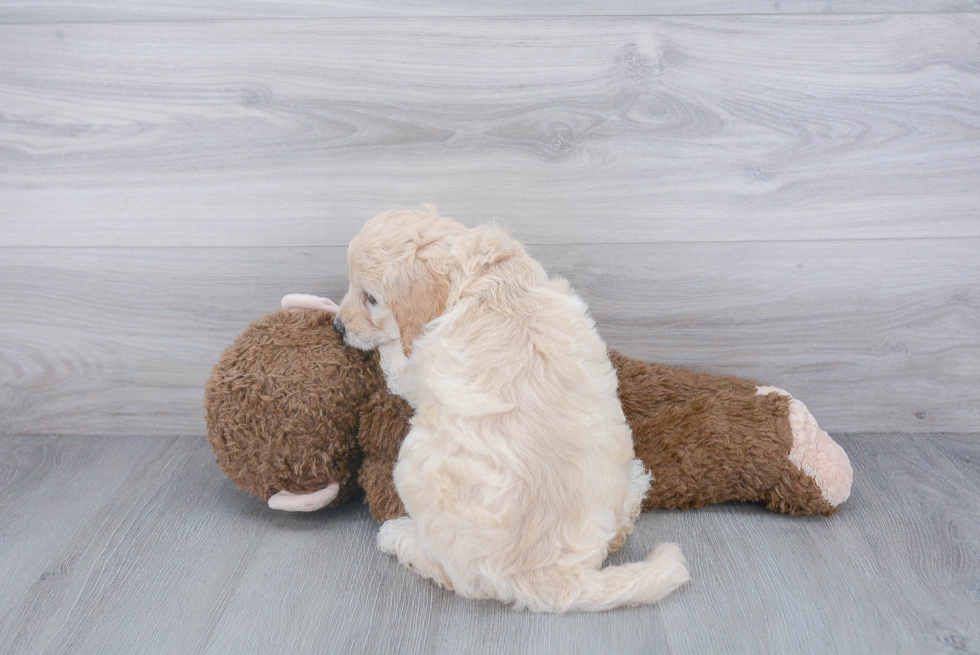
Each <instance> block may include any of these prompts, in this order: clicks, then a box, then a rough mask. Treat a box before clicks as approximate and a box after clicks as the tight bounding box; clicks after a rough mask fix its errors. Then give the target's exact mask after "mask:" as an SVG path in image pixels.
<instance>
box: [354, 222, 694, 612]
mask: <svg viewBox="0 0 980 655" xmlns="http://www.w3.org/2000/svg"><path fill="white" fill-rule="evenodd" d="M348 263H349V266H350V289H349V291H348V293H347V296H346V297H345V298H344V300H343V302H342V303H341V305H340V313H339V315H338V316H339V320H340V321H341V322H342V323H343V324H344V327H345V329H346V332H345V340H346V341H347V343H348V344H350V345H353V346H356V347H359V348H362V349H371V348H375V347H376V348H378V349H379V352H380V355H381V363H382V368H383V369H384V371H385V375H386V379H387V381H388V386H389V388H390V389H391V390H392V391H393V392H395V393H397V394H399V395H401V396H403V397H404V398H405V399H406V400H408V401H409V403H411V405H412V406H413V407H415V408H416V413H415V416H414V417H413V419H412V422H411V430H410V432H409V433H408V435H407V436H406V438H405V440H404V442H403V444H402V447H401V451H400V453H399V461H398V464H397V465H396V467H395V470H394V478H395V484H396V487H397V489H398V493H399V495H400V496H401V498H402V500H403V501H404V503H405V507H406V509H407V511H408V514H409V516H408V517H404V518H401V519H397V520H393V521H388V522H386V523H385V524H384V525H383V526H382V528H381V531H380V533H379V535H378V545H379V547H380V548H381V549H382V550H384V551H385V552H389V553H392V554H395V555H397V556H398V558H399V560H400V561H401V562H402V563H403V564H405V565H406V566H408V567H410V568H412V569H413V570H415V571H417V572H419V573H420V574H422V575H425V576H427V577H431V578H433V579H434V580H436V581H437V582H438V583H439V584H442V585H443V586H446V587H450V588H453V589H455V590H456V591H457V592H458V593H460V594H462V595H464V596H468V597H475V598H496V599H499V600H502V601H505V602H515V603H516V604H518V605H521V606H526V607H529V608H531V609H534V610H542V611H564V610H568V609H584V610H600V609H609V608H612V607H615V606H618V605H624V604H637V603H652V602H656V601H657V600H659V599H660V598H662V597H663V596H665V595H666V594H668V593H670V592H671V591H673V590H674V589H676V588H677V587H678V586H680V585H681V584H683V583H684V582H685V581H687V579H688V573H687V570H686V568H685V566H684V559H683V556H682V555H681V553H680V550H679V549H678V548H677V547H676V546H675V545H673V544H661V545H659V546H658V547H657V548H656V549H654V551H653V552H652V553H651V554H650V556H649V557H648V558H647V559H646V560H645V561H643V562H638V563H634V564H628V565H625V566H617V567H608V568H605V569H600V566H601V565H602V562H603V560H604V559H605V557H606V555H607V553H608V552H609V550H610V546H616V545H618V544H619V542H621V541H622V539H623V538H624V537H625V535H626V534H628V533H629V531H630V529H631V527H632V524H633V521H634V519H635V518H636V515H637V513H638V512H639V509H640V504H641V502H642V500H643V497H644V495H645V494H646V491H647V489H648V487H649V480H650V478H649V474H648V473H647V472H646V471H645V469H644V467H643V465H642V463H640V462H639V461H638V460H636V459H635V458H634V454H633V443H632V437H631V433H630V429H629V426H628V425H627V423H626V420H625V417H624V416H623V412H622V409H621V406H620V403H619V400H618V398H617V395H616V384H617V379H616V373H615V371H614V369H613V367H612V365H611V364H610V362H609V357H608V356H607V353H606V349H605V346H604V344H603V343H602V341H601V339H600V338H599V336H598V334H597V333H596V330H595V326H594V324H593V322H592V320H591V318H590V317H589V315H588V312H587V308H586V306H585V304H584V303H583V302H582V300H581V299H579V298H578V296H576V295H575V294H574V293H573V292H572V291H571V290H570V289H569V287H568V284H567V283H566V282H565V281H564V280H561V279H555V280H549V279H548V277H547V275H546V274H545V272H544V270H543V269H542V268H541V266H540V265H539V264H538V263H537V262H536V261H534V260H533V259H532V258H531V257H530V256H529V255H528V254H527V253H526V251H525V250H524V248H523V247H522V246H521V245H520V244H519V243H517V242H516V241H515V240H514V239H512V238H511V237H510V236H508V235H507V234H506V233H505V232H503V231H501V230H499V229H496V228H494V227H486V226H485V227H479V228H476V229H473V230H467V229H466V228H464V227H463V226H462V225H460V224H459V223H456V222H455V221H452V220H450V219H446V218H443V217H440V216H438V215H437V214H435V211H434V209H433V208H423V210H420V211H407V210H400V211H394V212H386V213H384V214H381V215H379V216H376V217H375V218H373V219H371V220H370V221H368V223H367V224H366V225H365V226H364V229H363V230H362V231H361V233H360V234H359V235H358V236H357V237H356V238H355V239H354V240H353V241H352V242H351V245H350V248H349V252H348Z"/></svg>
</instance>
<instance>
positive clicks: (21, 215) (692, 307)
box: [0, 0, 980, 435]
mask: <svg viewBox="0 0 980 655" xmlns="http://www.w3.org/2000/svg"><path fill="white" fill-rule="evenodd" d="M487 6H488V5H485V4H482V3H459V4H457V3H444V2H436V1H434V0H433V1H432V2H429V3H425V4H423V5H419V6H415V8H414V9H412V10H411V11H410V8H409V6H408V5H407V4H398V3H392V4H386V3H356V4H354V3H345V2H333V3H331V2H327V3H322V4H319V3H306V2H282V3H269V2H245V1H241V2H231V1H228V2H219V3H210V4H209V5H208V9H206V10H205V9H199V8H196V5H194V6H192V5H191V3H186V2H176V1H175V2H162V3H154V4H153V6H152V7H149V6H145V5H144V3H135V2H126V1H125V0H118V1H116V2H106V3H99V4H98V5H92V6H88V5H86V4H84V3H76V2H54V1H52V2H41V3H31V4H27V3H18V2H12V3H5V4H4V6H3V7H2V8H0V434H22V433H34V434H58V435H71V434H151V435H165V434H200V433H203V429H204V428H203V411H202V410H201V399H202V388H203V383H204V380H205V379H206V377H207V375H208V372H209V370H210V367H211V365H212V364H213V363H214V361H216V359H217V357H218V355H219V354H220V351H221V349H222V348H223V347H224V346H225V345H227V344H228V343H229V342H230V340H231V339H232V338H233V337H234V335H235V334H236V333H237V332H239V331H240V330H241V329H242V328H243V327H244V325H245V324H247V322H248V321H249V320H251V319H252V318H255V317H257V316H258V315H260V314H262V313H264V312H267V311H271V310H274V309H275V308H276V306H277V303H278V299H279V297H281V296H282V295H283V294H285V293H288V292H293V291H306V292H317V293H325V294H329V295H331V296H333V297H335V298H338V299H339V297H340V296H341V295H342V293H343V291H344V289H345V287H346V272H345V263H344V247H343V246H344V244H345V243H346V242H347V240H348V239H349V238H350V236H351V235H352V234H353V233H354V232H355V231H356V230H357V228H358V227H359V225H360V223H361V222H363V221H364V220H365V219H366V218H368V217H370V216H371V215H372V214H373V213H375V212H377V211H379V210H381V209H386V208H390V207H394V206H405V205H417V204H419V203H422V202H427V201H431V202H435V203H436V204H437V205H438V206H439V208H440V210H441V212H442V213H444V214H446V215H449V216H453V217H455V218H457V219H459V220H462V221H463V222H465V223H467V224H470V225H473V224H477V223H480V222H483V221H486V220H489V219H495V220H498V221H500V222H502V223H503V224H505V225H506V226H508V227H509V228H510V229H511V230H512V231H513V233H514V234H515V235H516V236H518V237H519V238H521V239H522V240H524V241H525V242H526V243H527V244H529V247H530V249H531V250H532V252H533V254H535V255H536V256H538V257H539V258H540V259H541V260H542V261H543V262H544V263H545V265H546V267H547V268H549V270H551V271H552V272H554V273H556V274H562V275H566V276H568V277H569V278H570V279H571V280H572V282H573V283H574V285H575V286H576V288H577V289H578V290H579V292H580V293H581V294H582V295H583V297H585V299H586V300H587V301H588V302H589V303H590V306H591V307H592V308H593V311H594V313H595V315H596V318H597V320H598V322H599V325H600V330H601V331H602V332H603V334H604V335H605V336H606V338H607V340H608V341H609V343H610V345H612V346H614V347H618V348H620V349H622V350H623V351H624V352H626V353H628V354H631V355H635V356H640V357H646V358H649V359H653V360H656V361H661V362H666V363H674V364H682V365H687V366H691V367H694V368H698V369H700V370H706V371H710V372H717V373H726V374H735V375H742V376H747V377H754V378H756V379H758V380H760V381H764V382H766V383H771V384H775V385H778V386H782V387H785V388H788V389H790V390H791V391H792V392H794V394H795V395H797V396H798V397H800V398H801V399H803V400H804V402H806V403H807V404H808V405H809V406H810V408H811V409H812V411H813V412H814V414H815V415H816V416H817V418H818V419H819V420H820V422H821V424H822V425H823V426H824V427H825V428H827V429H829V430H833V431H883V430H890V431H906V432H911V431H970V430H972V431H976V430H977V429H980V265H978V263H977V259H978V254H980V14H977V13H969V12H971V11H972V12H976V11H977V10H978V9H980V6H978V3H976V2H952V1H949V2H941V1H938V0H937V1H933V2H926V3H887V7H888V8H890V10H891V11H899V12H922V13H893V14H880V15H866V14H843V13H837V14H830V15H828V14H826V13H818V12H827V11H829V12H844V11H885V10H886V7H885V3H880V2H874V1H871V0H868V1H867V2H857V3H849V4H847V5H846V6H845V5H844V4H842V3H833V2H808V1H801V2H780V3H774V2H765V1H763V0H759V1H758V2H750V1H746V2H723V1H721V0H718V1H705V2H700V3H694V4H693V5H691V4H687V5H685V6H686V7H687V9H679V7H680V5H678V4H677V3H643V2H623V3H608V4H601V3H587V2H584V1H583V2H578V3H571V4H560V3H550V2H532V3H526V4H521V3H512V5H494V6H493V8H492V12H491V13H494V14H498V15H499V16H498V17H495V18H485V17H475V16H474V14H481V13H486V11H488V10H486V9H485V7H487ZM672 12H673V13H687V14H704V15H689V16H653V15H651V14H659V13H672ZM780 12H783V14H782V15H780ZM964 12H965V13H964ZM410 13H411V14H412V16H406V14H410ZM598 13H607V14H610V15H606V16H591V17H587V16H585V14H598ZM630 13H634V14H647V15H645V16H644V15H636V16H621V15H619V16H617V15H612V14H630ZM758 13H762V14H765V15H715V16H712V15H707V14H758ZM549 14H555V15H552V16H548V15H549ZM558 14H565V15H558ZM786 14H792V15H786ZM382 15H383V16H387V17H380V18H378V17H374V16H382ZM271 17H275V18H280V19H281V20H274V21H270V20H267V19H268V18H271ZM161 19H163V20H161ZM172 19H182V20H180V21H174V20H172ZM203 19H208V20H203ZM212 19H234V20H212ZM73 21H75V22H73ZM130 21H135V22H130Z"/></svg>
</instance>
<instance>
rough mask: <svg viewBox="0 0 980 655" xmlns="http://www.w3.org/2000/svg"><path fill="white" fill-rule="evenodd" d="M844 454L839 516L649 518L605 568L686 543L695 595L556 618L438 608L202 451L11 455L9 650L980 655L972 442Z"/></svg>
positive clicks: (365, 543)
mask: <svg viewBox="0 0 980 655" xmlns="http://www.w3.org/2000/svg"><path fill="white" fill-rule="evenodd" d="M837 438H838V440H839V442H840V443H841V444H842V445H843V446H844V447H845V449H846V450H847V451H848V453H849V454H850V456H851V461H852V462H853V465H854V469H855V482H854V490H853V494H852V496H851V499H850V500H849V501H848V502H847V503H846V504H845V505H844V507H843V508H842V510H841V512H840V513H839V514H837V515H836V516H834V517H831V518H829V519H825V518H818V517H795V518H794V517H788V516H783V515H776V514H772V513H770V512H767V511H765V510H763V509H761V508H758V507H755V506H751V505H721V506H714V507H710V508H706V509H703V510H698V511H693V512H657V513H653V514H645V515H643V516H641V517H640V520H639V522H638V525H637V530H636V531H635V533H634V534H633V536H631V537H630V539H629V541H628V542H627V544H626V546H625V547H624V548H623V550H621V551H620V552H618V553H616V555H615V556H614V557H613V558H611V561H612V562H614V563H621V562H627V561H634V560H636V559H639V558H640V557H642V556H644V555H645V554H646V553H647V552H648V551H649V550H650V548H652V546H653V545H654V544H655V543H657V542H660V541H665V540H671V541H676V542H678V543H679V544H680V545H681V547H682V548H683V549H684V552H685V554H686V556H687V558H688V560H689V564H690V567H691V573H692V580H691V582H690V583H689V584H688V585H687V586H685V587H684V588H683V589H681V590H680V591H679V592H677V593H675V594H673V595H671V596H670V597H669V598H667V599H666V600H664V601H663V602H662V603H661V604H659V605H657V606H653V607H639V608H626V609H621V610H617V611H613V612H608V613H599V614H568V615H563V616H550V615H535V614H531V613H528V612H521V611H515V610H512V609H510V608H508V607H505V606H502V605H499V604H497V603H493V602H477V601H470V600H465V599H461V598H459V597H457V596H455V595H454V594H452V593H451V592H447V591H444V590H440V589H438V588H436V587H435V586H434V585H432V584H430V583H428V582H427V581H424V580H422V579H421V578H419V577H418V576H416V575H414V574H412V573H411V572H409V571H407V570H405V569H403V568H401V567H400V566H399V565H398V564H397V563H396V562H395V561H394V560H392V559H391V558H390V557H388V556H386V555H383V554H381V553H379V552H378V551H377V550H376V548H375V547H374V536H375V534H376V531H377V524H376V523H374V521H373V520H372V519H371V517H370V516H369V515H368V513H367V511H366V510H365V509H364V507H363V506H360V505H358V504H357V503H354V504H351V505H348V506H346V507H344V508H341V509H340V510H328V511H324V512H318V513H314V514H311V515H295V514H293V515H288V514H281V513H274V512H273V511H272V510H269V509H268V508H267V507H265V505H264V504H263V503H262V502H261V501H259V500H258V499H256V498H253V497H250V496H247V495H245V494H243V493H241V492H238V491H236V490H235V489H234V487H233V485H232V484H231V483H230V482H229V481H227V480H225V479H224V478H223V477H222V476H221V474H220V472H219V471H218V469H217V467H216V466H215V465H214V463H213V454H212V453H211V452H210V450H209V449H208V447H207V445H206V443H205V442H204V440H203V439H199V438H193V437H185V438H178V439H173V438H168V439H161V438H158V437H132V438H129V439H119V438H79V439H70V440H59V439H51V438H39V437H31V438H11V439H2V440H0V503H2V505H3V507H4V508H5V511H4V512H3V513H2V514H0V535H2V538H3V553H4V557H3V558H0V579H2V580H4V581H5V582H9V584H6V585H5V593H4V594H3V598H2V599H0V603H2V605H0V651H2V652H4V653H17V654H18V655H23V654H31V653H42V652H44V653H61V652H71V653H79V654H86V653H107V652H149V651H152V652H154V653H160V654H166V653H180V654H182V655H183V654H187V653H215V654H218V653H259V652H297V653H305V652H331V653H358V652H371V653H379V654H382V655H383V654H387V653H398V654H399V655H401V654H414V653H534V654H548V653H568V652H576V653H610V652H616V653H624V654H632V653H651V652H671V653H674V654H676V655H684V654H687V653H697V654H701V653H753V654H766V653H814V654H818V653H819V654H821V655H822V654H824V653H842V654H847V653H862V654H863V653H902V654H904V653H908V654H916V655H920V654H923V653H953V652H967V653H969V652H977V650H980V591H978V589H980V587H978V584H977V583H978V580H980V566H978V562H980V528H978V526H977V523H976V520H975V518H976V509H977V507H978V506H980V483H978V480H980V477H978V476H977V472H978V468H977V462H980V435H976V434H974V435H960V436H956V435H942V434H929V435H918V436H910V435H903V434H871V435H854V436H849V435H839V436H838V437H837ZM8 507H10V508H14V511H13V512H8V511H7V510H6V508H8Z"/></svg>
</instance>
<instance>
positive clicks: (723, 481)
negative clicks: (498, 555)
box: [205, 294, 852, 522]
mask: <svg viewBox="0 0 980 655" xmlns="http://www.w3.org/2000/svg"><path fill="white" fill-rule="evenodd" d="M283 306H284V307H289V308H291V309H292V310H293V311H292V312H287V311H283V312H279V313H276V314H269V315H267V316H264V317H262V318H260V319H258V320H257V321H255V322H253V323H252V324H251V325H249V326H248V328H247V329H246V330H245V331H244V332H243V333H242V334H241V335H239V336H238V338H237V339H236V340H235V342H234V343H233V344H232V345H231V346H229V347H228V348H227V349H226V350H225V351H224V353H223V354H222V356H221V360H220V361H219V362H218V364H217V365H216V366H215V367H214V370H213V372H212V374H211V378H210V380H209V381H208V384H207V388H206V392H205V407H206V410H207V426H208V441H209V442H210V444H211V447H212V448H213V449H214V452H215V454H216V456H217V462H218V465H219V466H220V467H221V470H222V471H223V472H224V473H225V475H227V476H228V477H229V478H230V479H231V480H232V481H233V482H234V483H235V484H236V485H238V487H239V488H241V489H242V490H244V491H248V492H249V493H252V494H255V495H257V496H259V497H261V498H263V499H265V500H267V501H268V502H269V506H270V507H272V508H274V509H284V510H290V511H311V510H316V509H320V508H322V507H326V506H336V505H339V504H340V503H343V502H346V501H347V500H349V499H351V498H352V497H353V496H354V495H355V494H356V493H357V491H358V488H363V490H364V492H365V495H366V501H367V503H368V505H369V507H370V510H371V513H372V514H373V515H374V517H375V518H376V519H377V520H378V521H382V522H383V521H386V520H388V519H392V518H397V517H399V516H402V515H404V513H405V509H404V507H403V506H402V503H401V501H400V500H399V498H398V494H397V493H396V491H395V484H394V480H393V479H392V468H393V467H394V465H395V462H396V461H397V459H398V450H399V448H400V446H401V442H402V439H403V438H404V437H405V434H406V433H407V432H408V425H409V420H410V418H411V416H412V409H411V407H409V405H408V403H406V402H405V401H404V400H402V399H401V398H399V397H397V396H393V395H391V394H390V393H389V392H388V390H387V388H386V386H385V381H384V376H383V374H382V372H381V368H380V366H379V365H378V361H377V356H376V354H375V353H373V352H371V353H368V352H362V351H358V350H354V349H352V348H348V347H345V346H344V344H343V341H342V339H341V338H340V336H339V335H338V334H336V333H335V332H334V329H333V312H334V311H336V305H334V304H333V303H332V302H330V301H328V300H326V299H322V298H317V297H315V296H306V295H301V294H293V295H290V296H287V297H286V298H284V299H283ZM297 310H299V311H297ZM303 310H307V311H303ZM610 358H611V360H612V363H613V365H614V366H615V367H616V370H617V373H618V376H619V397H620V400H621V401H622V403H623V412H624V413H625V415H626V419H627V421H629V424H630V427H631V428H632V430H633V444H634V450H635V452H636V456H637V457H639V458H640V459H641V460H642V461H643V462H644V464H645V465H646V467H647V468H648V469H649V470H650V472H651V473H652V474H653V482H652V484H651V487H650V491H649V493H648V494H647V496H646V499H645V501H644V503H643V509H644V510H645V511H649V510H653V509H657V508H662V509H693V508H697V507H703V506H705V505H708V504H711V503H722V502H726V501H743V502H762V503H765V505H766V507H768V508H769V509H771V510H773V511H777V512H786V513H790V514H825V515H830V514H833V513H834V512H836V511H837V509H838V507H839V506H840V504H841V503H842V502H844V501H845V500H846V499H847V497H848V495H849V494H850V488H851V480H852V471H851V465H850V462H849V461H848V458H847V455H846V454H845V453H844V450H843V449H842V448H841V447H840V446H839V445H838V444H837V443H836V442H834V441H833V440H832V439H831V438H830V437H829V436H828V435H827V433H826V432H824V431H823V430H821V429H820V428H819V427H818V426H817V423H816V421H815V420H814V418H813V416H812V415H810V413H809V412H808V411H807V409H806V407H805V406H804V405H803V403H801V402H800V401H798V400H796V399H794V398H792V397H791V396H790V395H789V394H788V393H786V392H785V391H783V390H781V389H777V388H775V387H765V386H759V385H757V384H756V383H755V382H752V381H750V380H744V379H741V378H735V377H721V376H716V375H708V374H704V373H694V372H692V371H688V370H685V369H679V368H671V367H667V366H662V365H658V364H649V363H647V362H643V361H639V360H635V359H630V358H629V357H626V356H624V355H622V354H620V353H618V352H616V351H610Z"/></svg>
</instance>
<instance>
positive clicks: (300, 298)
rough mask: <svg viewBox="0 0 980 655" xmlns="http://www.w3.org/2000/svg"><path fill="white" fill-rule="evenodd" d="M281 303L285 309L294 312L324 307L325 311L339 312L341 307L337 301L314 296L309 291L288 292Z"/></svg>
mask: <svg viewBox="0 0 980 655" xmlns="http://www.w3.org/2000/svg"><path fill="white" fill-rule="evenodd" d="M280 304H281V305H282V308H283V309H284V310H286V311H287V312H290V313H293V314H295V313H296V312H302V311H306V310H308V309H322V310H324V311H328V312H334V313H337V311H338V310H339V309H340V308H339V307H337V303H335V302H334V301H332V300H330V299H329V298H321V297H320V296H313V295H310V294H308V293H290V294H287V295H285V296H283V297H282V302H281V303H280Z"/></svg>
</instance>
